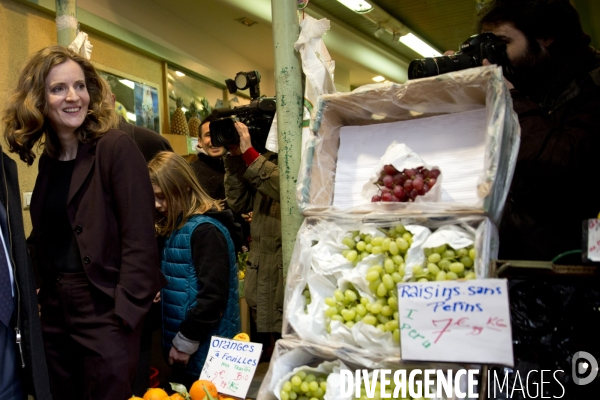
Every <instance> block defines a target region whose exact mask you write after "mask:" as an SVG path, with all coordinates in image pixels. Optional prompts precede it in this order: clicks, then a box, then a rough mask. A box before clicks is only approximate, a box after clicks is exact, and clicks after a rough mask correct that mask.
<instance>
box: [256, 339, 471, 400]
mask: <svg viewBox="0 0 600 400" xmlns="http://www.w3.org/2000/svg"><path fill="white" fill-rule="evenodd" d="M301 366H309V368H317V367H318V366H321V370H324V369H327V368H330V369H333V367H334V366H336V367H337V368H338V370H339V369H340V367H341V369H349V370H350V371H352V372H354V371H355V370H357V369H367V370H369V371H371V370H373V369H380V368H386V369H390V370H392V371H394V370H397V369H406V370H413V369H416V368H418V369H421V370H424V369H442V370H448V369H450V370H453V371H457V370H458V369H479V367H477V366H474V365H470V364H453V363H423V362H420V363H416V362H409V363H407V362H403V361H401V360H400V359H399V358H397V357H393V356H385V357H382V358H375V357H373V356H372V355H371V354H369V353H368V352H360V351H349V350H348V349H343V348H337V349H336V348H330V347H326V346H319V345H316V344H311V343H307V342H303V341H298V340H294V339H282V340H278V341H277V343H276V344H275V350H274V352H273V355H272V357H271V363H270V365H269V370H268V371H267V374H266V375H265V377H264V379H263V381H262V384H261V386H260V389H259V392H258V396H257V398H258V399H262V400H275V399H278V398H279V397H278V394H277V395H276V391H277V389H280V388H281V383H282V380H283V379H285V378H286V377H289V376H290V375H291V372H292V371H293V370H294V369H297V368H299V367H301ZM334 371H335V370H334ZM327 384H328V387H327V393H326V399H328V400H333V399H335V400H342V399H344V400H351V399H353V397H351V398H345V397H341V396H339V385H340V379H339V377H337V379H328V381H327ZM465 385H466V382H464V381H463V382H461V387H462V388H463V389H464V387H465ZM467 398H468V397H467ZM442 399H446V397H441V396H440V397H437V396H434V397H433V398H432V400H442ZM448 400H454V398H450V399H448Z"/></svg>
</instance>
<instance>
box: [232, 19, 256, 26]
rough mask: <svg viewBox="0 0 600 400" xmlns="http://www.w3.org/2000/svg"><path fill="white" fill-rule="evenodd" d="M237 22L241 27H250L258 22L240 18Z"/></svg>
mask: <svg viewBox="0 0 600 400" xmlns="http://www.w3.org/2000/svg"><path fill="white" fill-rule="evenodd" d="M236 21H237V22H239V23H240V24H242V25H246V26H252V25H254V24H258V22H256V21H254V20H252V19H250V18H246V17H242V18H238V19H236Z"/></svg>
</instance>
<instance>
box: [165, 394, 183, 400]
mask: <svg viewBox="0 0 600 400" xmlns="http://www.w3.org/2000/svg"><path fill="white" fill-rule="evenodd" d="M169 399H170V400H185V397H183V396H182V395H180V394H179V393H173V394H172V395H171V397H169Z"/></svg>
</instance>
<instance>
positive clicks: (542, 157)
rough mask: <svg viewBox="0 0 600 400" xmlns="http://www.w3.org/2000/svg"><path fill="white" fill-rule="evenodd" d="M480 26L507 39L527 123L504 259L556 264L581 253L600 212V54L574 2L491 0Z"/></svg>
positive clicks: (505, 226) (513, 84) (512, 82)
mask: <svg viewBox="0 0 600 400" xmlns="http://www.w3.org/2000/svg"><path fill="white" fill-rule="evenodd" d="M479 31H480V32H492V33H494V34H496V36H498V37H499V38H500V39H501V40H502V41H504V42H505V43H506V46H507V55H508V58H509V60H510V64H511V65H510V67H509V68H504V73H505V78H506V79H507V86H508V88H509V89H510V93H511V96H512V100H513V107H514V110H515V112H516V113H517V114H518V116H519V123H520V126H521V147H520V149H519V154H518V159H517V164H516V169H515V173H514V178H513V181H512V185H511V188H510V193H509V195H508V198H507V201H506V207H505V209H504V214H503V219H502V222H501V225H500V258H501V259H509V260H519V259H521V260H541V261H550V260H552V259H554V258H556V257H557V256H559V255H561V254H563V253H565V252H568V251H571V250H581V237H582V221H583V220H585V219H588V218H596V216H597V215H598V212H599V211H600V191H598V190H594V183H593V181H594V177H596V176H598V175H599V174H600V164H599V163H598V154H599V153H600V112H599V110H600V53H598V52H597V51H595V50H594V49H593V48H591V47H590V46H589V43H590V38H589V36H588V35H586V34H585V33H584V32H583V30H582V28H581V24H580V21H579V16H578V14H577V11H576V10H575V9H574V8H573V6H571V5H570V4H569V1H568V0H527V1H523V0H495V1H491V2H489V3H487V6H486V7H484V8H483V10H482V11H481V13H480V20H479ZM562 261H563V262H568V259H565V258H563V259H562ZM572 261H573V262H581V257H580V256H579V255H578V256H577V257H575V258H574V259H572Z"/></svg>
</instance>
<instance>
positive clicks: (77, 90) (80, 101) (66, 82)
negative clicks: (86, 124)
mask: <svg viewBox="0 0 600 400" xmlns="http://www.w3.org/2000/svg"><path fill="white" fill-rule="evenodd" d="M45 83H46V104H47V115H46V117H47V118H48V119H49V120H50V123H51V125H52V127H53V128H54V130H55V131H56V133H57V134H67V133H72V134H74V133H75V130H76V129H77V128H79V127H80V126H81V125H82V124H83V121H84V120H85V117H86V116H87V111H88V106H89V104H90V95H89V93H88V90H87V86H86V84H85V75H84V73H83V70H82V69H81V67H80V66H79V64H77V63H76V62H75V61H73V60H67V61H65V62H64V63H62V64H58V65H55V66H54V67H52V69H50V72H49V73H48V76H47V77H46V82H45Z"/></svg>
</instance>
